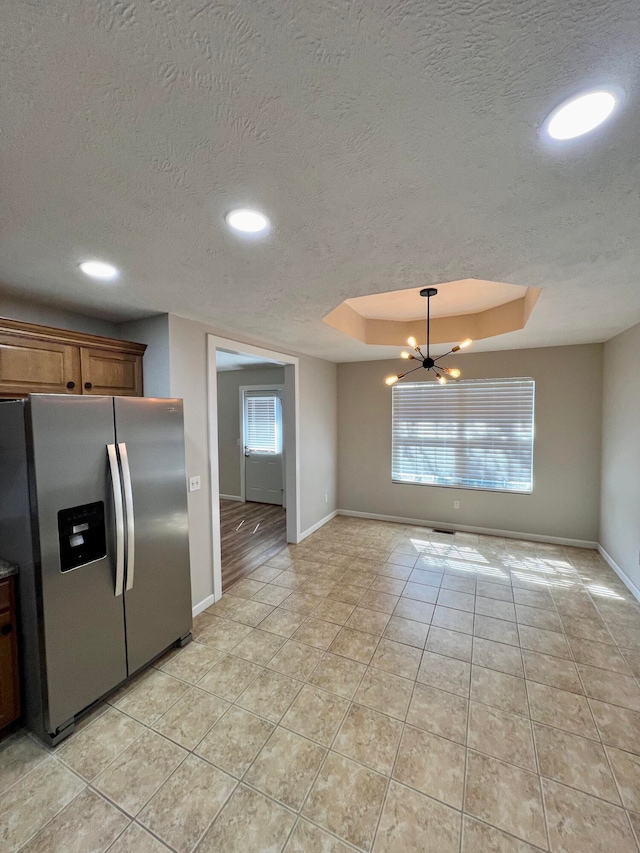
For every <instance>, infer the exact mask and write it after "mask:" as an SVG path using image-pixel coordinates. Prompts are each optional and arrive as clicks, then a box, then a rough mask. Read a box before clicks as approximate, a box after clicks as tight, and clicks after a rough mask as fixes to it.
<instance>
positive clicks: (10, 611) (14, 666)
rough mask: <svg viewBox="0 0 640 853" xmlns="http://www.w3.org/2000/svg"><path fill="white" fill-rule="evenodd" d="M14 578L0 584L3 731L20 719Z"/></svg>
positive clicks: (0, 726) (0, 725) (0, 721)
mask: <svg viewBox="0 0 640 853" xmlns="http://www.w3.org/2000/svg"><path fill="white" fill-rule="evenodd" d="M13 581H14V579H13V577H10V578H6V579H5V580H2V581H0V729H3V728H4V727H5V726H8V725H9V724H10V723H13V722H15V720H17V719H18V717H19V716H20V677H19V674H18V640H17V635H18V626H17V625H16V602H15V593H14V584H13Z"/></svg>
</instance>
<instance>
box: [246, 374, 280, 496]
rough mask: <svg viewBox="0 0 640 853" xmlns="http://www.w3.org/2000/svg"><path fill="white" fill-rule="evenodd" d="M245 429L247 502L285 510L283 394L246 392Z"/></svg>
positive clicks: (267, 391)
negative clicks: (275, 505)
mask: <svg viewBox="0 0 640 853" xmlns="http://www.w3.org/2000/svg"><path fill="white" fill-rule="evenodd" d="M243 426H244V457H245V466H244V475H245V499H246V500H248V501H255V502H256V503H264V504H278V505H279V506H282V504H283V476H282V473H283V471H282V396H281V392H280V391H269V390H265V391H245V392H244V399H243Z"/></svg>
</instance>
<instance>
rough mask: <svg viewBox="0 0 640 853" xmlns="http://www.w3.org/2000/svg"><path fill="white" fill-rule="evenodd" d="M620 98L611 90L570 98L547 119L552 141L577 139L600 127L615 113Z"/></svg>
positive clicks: (596, 91) (546, 123) (600, 90)
mask: <svg viewBox="0 0 640 853" xmlns="http://www.w3.org/2000/svg"><path fill="white" fill-rule="evenodd" d="M617 102H618V96H617V94H616V93H615V92H613V91H612V90H611V89H593V90H592V91H591V92H584V93H583V94H582V95H578V96H577V97H575V98H570V99H569V100H568V101H565V102H564V103H563V104H560V106H559V107H556V109H555V110H553V112H552V113H551V114H550V115H549V116H548V117H547V119H546V121H545V123H544V128H545V130H546V132H547V134H548V136H550V137H551V139H558V140H561V141H564V140H566V139H575V138H576V137H577V136H582V135H583V134H585V133H589V132H590V131H592V130H595V129H596V127H599V125H601V124H602V123H603V122H604V121H606V120H607V119H608V118H609V116H610V115H611V113H612V112H613V111H614V109H615V107H616V104H617Z"/></svg>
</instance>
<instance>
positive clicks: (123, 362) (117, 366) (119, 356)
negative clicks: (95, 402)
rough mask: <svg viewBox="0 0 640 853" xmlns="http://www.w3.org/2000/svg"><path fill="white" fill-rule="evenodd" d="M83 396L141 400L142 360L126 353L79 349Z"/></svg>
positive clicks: (137, 356)
mask: <svg viewBox="0 0 640 853" xmlns="http://www.w3.org/2000/svg"><path fill="white" fill-rule="evenodd" d="M80 358H81V362H82V393H83V394H106V395H109V396H115V397H142V358H141V356H139V355H130V354H129V353H125V352H110V351H109V350H101V349H90V348H87V347H82V348H81V349H80Z"/></svg>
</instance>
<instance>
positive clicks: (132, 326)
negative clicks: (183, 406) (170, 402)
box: [118, 314, 171, 397]
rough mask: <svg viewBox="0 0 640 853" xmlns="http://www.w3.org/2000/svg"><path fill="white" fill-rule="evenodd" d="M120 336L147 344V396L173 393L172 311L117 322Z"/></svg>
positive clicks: (145, 393) (163, 395)
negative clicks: (171, 361)
mask: <svg viewBox="0 0 640 853" xmlns="http://www.w3.org/2000/svg"><path fill="white" fill-rule="evenodd" d="M118 333H119V334H118V337H120V338H123V339H124V340H128V341H138V343H141V344H146V345H147V349H146V351H145V354H144V361H143V364H144V372H143V383H144V396H145V397H170V396H171V382H170V363H169V315H168V314H156V316H155V317H146V318H145V319H144V320H131V321H129V322H128V323H120V324H119V325H118Z"/></svg>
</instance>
